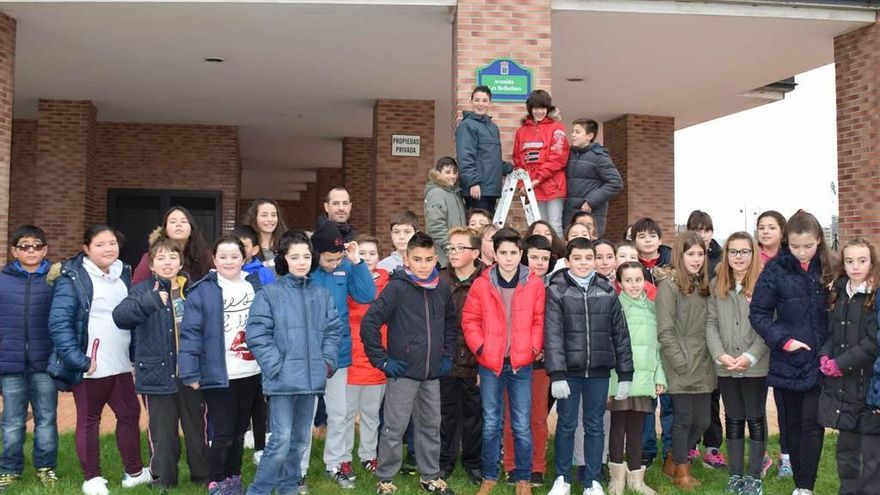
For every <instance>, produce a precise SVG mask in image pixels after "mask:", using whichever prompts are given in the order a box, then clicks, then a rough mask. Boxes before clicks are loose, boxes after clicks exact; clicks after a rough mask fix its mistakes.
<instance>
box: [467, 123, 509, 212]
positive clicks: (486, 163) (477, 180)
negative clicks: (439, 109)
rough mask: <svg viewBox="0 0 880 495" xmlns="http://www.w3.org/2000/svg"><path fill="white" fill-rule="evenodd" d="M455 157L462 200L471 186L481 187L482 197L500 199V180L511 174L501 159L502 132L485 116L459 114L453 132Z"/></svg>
mask: <svg viewBox="0 0 880 495" xmlns="http://www.w3.org/2000/svg"><path fill="white" fill-rule="evenodd" d="M455 155H456V160H457V161H458V177H459V182H460V183H461V194H462V196H465V197H468V196H470V189H471V186H480V194H481V195H482V196H491V197H496V198H497V197H500V196H501V176H502V175H507V174H509V173H510V172H512V171H513V166H512V165H511V164H510V163H507V162H505V161H504V160H502V159H501V132H500V131H499V130H498V126H497V125H495V123H494V122H492V117H490V116H488V115H477V114H475V113H473V112H462V117H461V122H459V124H458V127H456V128H455Z"/></svg>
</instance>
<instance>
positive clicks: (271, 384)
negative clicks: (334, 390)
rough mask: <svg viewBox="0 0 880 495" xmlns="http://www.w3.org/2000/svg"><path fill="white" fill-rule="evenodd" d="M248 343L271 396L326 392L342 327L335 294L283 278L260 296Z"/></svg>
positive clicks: (305, 280) (253, 308)
mask: <svg viewBox="0 0 880 495" xmlns="http://www.w3.org/2000/svg"><path fill="white" fill-rule="evenodd" d="M245 333H246V335H247V345H248V349H249V350H250V351H251V353H253V355H254V357H255V358H256V359H257V363H259V364H260V369H261V370H262V371H263V392H264V393H265V394H266V395H269V396H272V395H305V394H319V393H322V392H324V386H325V385H326V384H327V367H328V366H329V367H330V369H336V359H337V358H338V356H339V341H340V338H341V336H342V325H341V323H340V321H339V315H338V313H337V311H336V304H335V303H334V302H333V296H332V295H331V294H330V291H329V290H327V289H325V288H324V287H319V286H317V285H316V284H314V283H313V282H312V281H311V280H309V279H308V278H303V277H294V276H293V275H291V274H287V275H284V276H283V277H281V278H279V279H278V280H277V281H275V283H273V284H271V285H267V286H265V287H263V289H262V290H260V292H259V293H257V295H256V297H255V298H254V302H253V304H251V309H250V313H249V314H248V323H247V332H245Z"/></svg>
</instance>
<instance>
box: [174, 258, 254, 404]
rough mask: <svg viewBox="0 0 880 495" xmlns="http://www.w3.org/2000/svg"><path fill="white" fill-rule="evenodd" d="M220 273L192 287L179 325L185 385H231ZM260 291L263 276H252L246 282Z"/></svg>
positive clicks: (179, 356)
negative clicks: (227, 370)
mask: <svg viewBox="0 0 880 495" xmlns="http://www.w3.org/2000/svg"><path fill="white" fill-rule="evenodd" d="M217 276H218V275H217V272H215V271H211V272H208V274H207V275H205V278H203V279H201V280H199V281H198V282H196V283H195V284H193V286H192V288H191V289H190V290H189V294H187V296H186V304H185V305H184V308H185V309H184V310H183V321H182V322H181V323H180V349H179V351H178V353H177V369H178V374H179V376H180V379H181V380H182V381H183V383H184V385H192V384H193V383H198V384H199V388H201V389H211V388H225V387H228V386H229V375H228V374H227V373H226V341H225V339H224V337H223V289H221V288H220V285H219V284H218V283H217ZM246 280H247V281H248V282H250V283H251V285H252V286H253V287H254V292H256V291H258V290H260V288H261V285H260V277H259V275H257V274H256V273H251V274H250V275H248V276H247V279H246Z"/></svg>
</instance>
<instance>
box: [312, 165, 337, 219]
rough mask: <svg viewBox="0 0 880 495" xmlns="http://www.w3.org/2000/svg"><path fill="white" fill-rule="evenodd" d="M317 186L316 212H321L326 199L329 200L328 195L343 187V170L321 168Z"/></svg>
mask: <svg viewBox="0 0 880 495" xmlns="http://www.w3.org/2000/svg"><path fill="white" fill-rule="evenodd" d="M315 186H316V188H315V192H316V193H317V197H316V198H315V210H316V211H319V212H320V211H323V210H324V199H326V198H327V193H328V192H330V190H331V189H333V188H334V187H342V186H343V180H342V169H341V168H319V169H318V176H317V183H316V184H315ZM312 220H314V219H312Z"/></svg>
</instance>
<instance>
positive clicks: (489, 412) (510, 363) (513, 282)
mask: <svg viewBox="0 0 880 495" xmlns="http://www.w3.org/2000/svg"><path fill="white" fill-rule="evenodd" d="M492 245H493V247H494V249H495V261H496V264H495V265H493V266H492V267H491V268H489V269H488V270H485V271H484V272H483V274H482V275H481V276H480V278H478V279H477V280H476V281H474V284H473V286H472V287H471V291H470V293H468V297H467V301H466V302H465V305H464V310H463V312H462V319H461V326H462V331H463V332H464V338H465V341H466V342H467V345H468V348H470V350H471V351H473V352H474V354H475V355H476V356H477V363H479V365H480V366H479V374H480V400H481V402H482V407H483V454H482V465H483V483H482V485H481V486H480V491H479V492H478V495H489V493H491V491H492V489H493V488H494V487H495V484H496V483H497V481H498V474H499V465H498V461H499V454H500V451H501V425H502V418H503V409H504V408H503V405H504V400H503V399H504V392H505V390H506V391H507V395H508V399H509V403H510V412H511V414H510V417H511V425H512V427H513V437H514V451H515V453H514V454H515V457H516V469H515V470H514V473H513V475H514V480H515V481H516V494H517V495H530V494H531V485H530V484H529V480H530V478H531V473H532V434H531V431H530V429H529V411H530V410H531V403H532V363H533V362H534V360H535V358H536V357H537V356H538V355H539V354H540V353H541V350H542V349H543V346H544V282H543V281H542V280H541V279H540V278H539V277H537V276H535V275H534V274H532V273H530V272H529V269H528V268H527V267H525V266H523V265H521V264H520V260H521V259H522V239H521V237H520V235H519V233H517V232H516V231H515V230H513V229H511V228H504V229H501V230H499V231H498V232H496V233H495V235H494V236H492Z"/></svg>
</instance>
